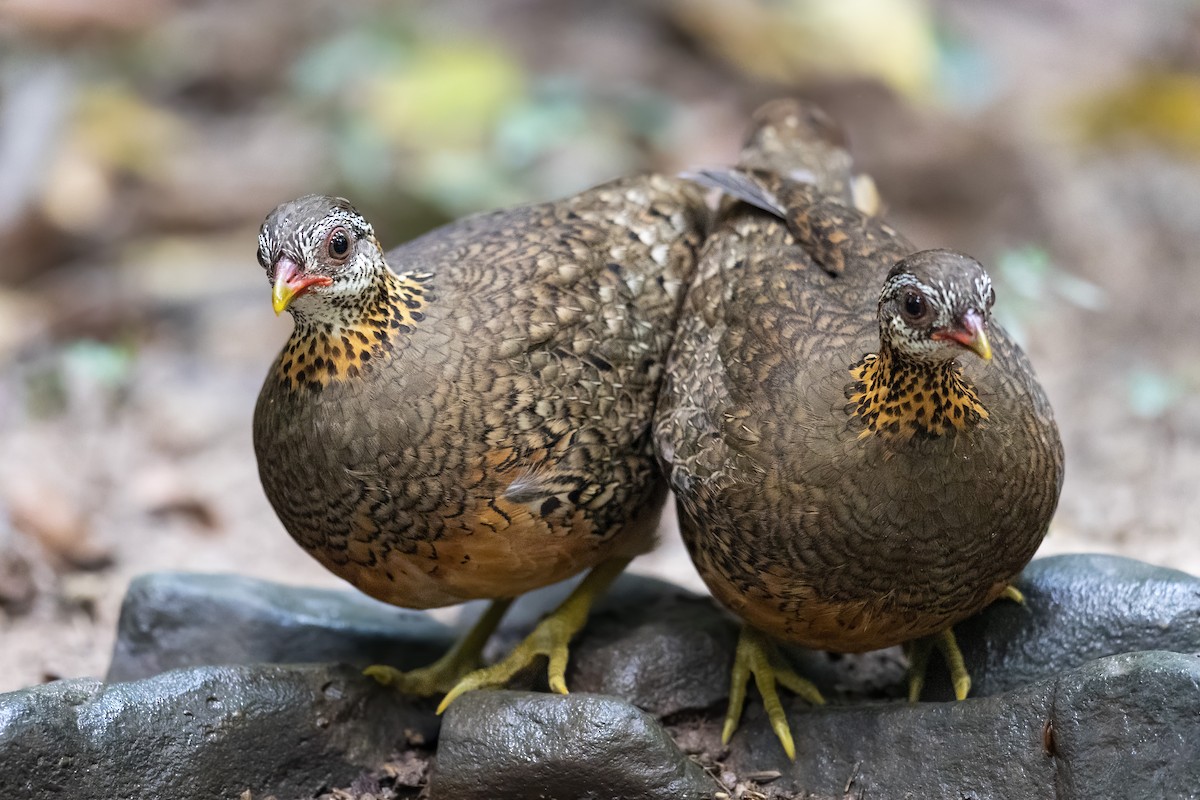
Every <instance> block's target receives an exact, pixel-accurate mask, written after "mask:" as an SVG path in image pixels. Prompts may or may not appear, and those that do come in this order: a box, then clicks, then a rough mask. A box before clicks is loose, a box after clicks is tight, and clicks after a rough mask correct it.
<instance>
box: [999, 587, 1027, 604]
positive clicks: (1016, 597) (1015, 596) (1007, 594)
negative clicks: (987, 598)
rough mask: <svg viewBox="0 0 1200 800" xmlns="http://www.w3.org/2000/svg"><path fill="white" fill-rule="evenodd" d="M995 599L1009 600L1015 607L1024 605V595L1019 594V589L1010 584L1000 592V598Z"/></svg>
mask: <svg viewBox="0 0 1200 800" xmlns="http://www.w3.org/2000/svg"><path fill="white" fill-rule="evenodd" d="M996 599H997V600H1011V601H1013V602H1014V603H1016V604H1017V605H1020V606H1023V605H1025V595H1024V594H1022V593H1021V590H1020V589H1018V588H1017V587H1015V586H1013V585H1012V584H1011V583H1010V584H1009V585H1008V586H1005V587H1004V591H1003V592H1001V593H1000V596H999V597H998V598H996Z"/></svg>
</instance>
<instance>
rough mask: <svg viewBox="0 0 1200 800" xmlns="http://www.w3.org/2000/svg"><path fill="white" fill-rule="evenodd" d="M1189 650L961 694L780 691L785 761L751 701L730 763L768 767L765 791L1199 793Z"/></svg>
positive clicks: (1110, 799) (738, 767)
mask: <svg viewBox="0 0 1200 800" xmlns="http://www.w3.org/2000/svg"><path fill="white" fill-rule="evenodd" d="M1198 687H1200V658H1198V657H1196V656H1191V655H1182V654H1177V653H1167V652H1144V653H1134V654H1127V655H1121V656H1113V657H1111V658H1106V659H1101V660H1099V661H1095V662H1092V663H1090V664H1088V665H1087V666H1084V667H1081V668H1078V669H1075V670H1071V671H1069V672H1066V673H1065V674H1063V675H1061V677H1058V678H1052V679H1049V680H1043V681H1040V682H1038V683H1035V684H1032V685H1030V686H1026V687H1023V688H1021V689H1016V690H1013V691H1011V692H1008V693H1006V694H1003V695H997V696H993V697H987V698H979V699H969V700H966V701H963V702H961V703H921V704H918V705H913V706H910V705H908V704H907V703H888V704H883V705H879V704H865V705H857V706H852V707H825V708H822V709H819V710H814V709H811V708H808V707H806V706H804V705H803V704H802V703H799V702H793V703H791V705H790V707H789V710H788V716H789V720H790V721H791V727H792V733H793V735H794V736H795V738H796V753H797V757H796V761H795V762H794V763H792V762H789V761H788V760H787V758H786V756H784V754H783V751H782V748H780V746H779V743H778V741H777V740H776V739H775V735H774V733H773V732H772V731H771V730H770V727H769V726H768V725H767V723H766V719H765V716H764V714H763V713H762V708H761V706H759V705H757V704H756V705H755V707H754V710H753V711H752V712H748V713H747V716H746V718H745V719H743V722H742V727H741V728H740V729H739V731H738V732H737V734H735V735H734V738H733V741H732V742H731V743H730V753H729V757H728V759H727V760H726V762H725V766H726V768H727V769H730V770H732V771H733V772H734V773H737V774H741V775H746V774H751V773H755V772H757V773H763V772H768V773H771V772H772V771H778V772H779V773H780V774H781V777H779V778H778V779H777V780H774V781H772V782H770V783H769V784H767V785H766V786H765V787H764V788H763V789H762V791H764V792H765V793H767V796H768V797H805V798H813V800H816V798H843V797H852V798H858V797H864V798H872V797H898V798H899V797H947V798H964V797H965V798H972V799H973V800H991V799H992V798H996V799H997V800H1000V799H1004V798H1013V800H1025V799H1026V798H1033V797H1054V798H1057V800H1075V799H1076V798H1077V799H1078V800H1094V798H1100V797H1103V798H1106V800H1119V799H1120V798H1131V799H1132V798H1139V799H1140V798H1149V797H1196V796H1197V794H1198V793H1200V690H1198Z"/></svg>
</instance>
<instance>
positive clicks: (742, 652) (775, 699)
mask: <svg viewBox="0 0 1200 800" xmlns="http://www.w3.org/2000/svg"><path fill="white" fill-rule="evenodd" d="M751 675H754V684H755V686H757V687H758V693H759V694H760V695H762V699H763V708H765V709H766V711H767V719H768V720H769V721H770V723H771V729H772V730H773V731H775V735H776V736H777V737H778V738H779V743H780V744H782V745H783V751H784V752H785V753H787V757H788V758H789V759H791V760H793V761H795V760H796V744H795V742H793V741H792V729H791V728H790V727H788V721H787V715H786V714H785V713H784V712H783V704H782V703H780V702H779V692H777V691H776V690H775V684H781V685H782V686H784V687H785V688H787V689H791V690H792V691H793V692H795V693H796V694H798V695H800V697H803V698H804V699H805V700H807V701H808V702H810V703H812V704H813V705H816V706H820V705H824V704H825V698H823V697H821V692H820V691H819V690H818V689H817V687H816V686H814V685H813V684H812V683H811V682H810V681H807V680H805V679H804V678H801V677H800V676H799V675H797V674H796V672H795V670H793V669H792V668H791V667H790V666H788V664H787V662H786V661H784V659H783V657H782V656H781V655H780V654H779V650H778V648H776V647H775V644H774V642H772V641H771V640H770V639H768V638H767V637H766V636H765V635H764V634H762V633H760V632H759V631H757V630H755V629H754V628H751V627H750V626H748V625H743V626H742V634H741V636H739V637H738V643H737V652H736V653H735V654H734V656H733V673H732V675H731V677H730V679H729V709H728V710H727V711H726V712H725V727H724V728H723V729H722V730H721V743H722V744H729V739H730V738H731V737H732V736H733V732H734V731H736V730H737V727H738V722H739V720H741V718H742V706H743V705H744V704H745V702H746V684H747V683H748V682H749V681H750V676H751Z"/></svg>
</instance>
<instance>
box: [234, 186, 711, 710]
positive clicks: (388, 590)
mask: <svg viewBox="0 0 1200 800" xmlns="http://www.w3.org/2000/svg"><path fill="white" fill-rule="evenodd" d="M707 218H708V212H707V209H706V206H705V200H704V196H703V191H702V190H700V189H699V188H698V187H696V186H694V185H693V184H691V183H689V182H687V181H683V180H679V179H674V178H665V177H661V176H645V177H634V178H627V179H622V180H617V181H614V182H612V183H608V184H605V185H603V186H599V187H597V188H594V189H591V190H589V191H585V192H583V193H581V194H579V195H577V196H574V197H570V198H567V199H564V200H560V201H557V202H551V203H544V204H541V205H533V206H529V207H523V208H516V209H510V210H504V211H496V212H493V213H485V214H482V215H478V216H474V217H470V218H467V219H464V220H461V221H459V222H455V223H452V224H450V225H447V226H445V227H442V228H439V229H437V230H434V231H432V232H431V233H428V234H426V235H424V236H422V237H420V238H418V239H415V240H413V241H410V242H409V243H407V244H404V245H401V246H400V247H397V248H395V249H393V250H391V251H390V252H388V253H387V254H385V253H384V251H383V249H382V247H381V246H380V243H379V241H378V240H377V239H376V237H375V234H374V232H373V230H372V228H371V225H370V223H369V222H368V221H367V220H366V219H365V218H364V217H363V216H362V215H361V214H360V213H359V212H358V211H356V210H355V209H354V207H353V206H351V205H350V203H349V202H347V201H346V200H342V199H336V198H330V197H320V196H308V197H302V198H300V199H298V200H295V201H292V202H288V203H284V204H283V205H281V206H279V207H278V208H276V209H275V210H274V211H273V212H271V214H270V215H269V216H268V217H267V218H266V221H265V222H264V223H263V226H262V230H261V233H260V236H259V247H258V261H259V263H260V264H261V265H262V267H263V269H264V270H266V274H267V278H268V280H269V281H270V283H271V284H272V287H273V296H274V298H273V299H274V309H275V312H276V313H281V312H282V311H283V310H285V309H286V310H287V311H289V312H290V313H291V315H292V317H293V319H294V329H293V332H292V335H291V338H290V339H289V340H288V341H287V344H286V345H285V346H284V348H283V350H282V352H280V354H279V356H278V357H277V358H276V360H275V363H274V364H273V366H271V367H270V370H269V371H268V373H267V377H266V380H265V382H264V384H263V388H262V392H261V394H260V396H259V399H258V404H257V407H256V409H255V413H254V446H255V451H256V453H257V456H258V465H259V473H260V476H261V479H262V484H263V488H264V489H265V491H266V495H267V497H268V499H269V500H270V502H271V505H272V506H273V507H274V509H275V511H276V513H277V514H278V516H279V518H280V520H281V521H282V522H283V525H284V527H286V528H287V530H288V532H289V533H290V534H291V535H292V537H294V538H295V540H296V541H297V542H298V543H299V544H300V545H301V546H302V547H304V548H305V549H306V550H307V551H308V552H309V553H311V554H312V555H313V556H314V557H315V558H316V559H317V560H318V561H320V562H321V563H322V564H323V565H324V566H325V567H327V568H328V569H329V570H331V571H332V572H334V573H335V574H337V575H338V576H340V577H342V578H344V579H345V580H347V581H349V582H350V583H351V584H353V585H354V586H356V587H358V588H359V589H361V590H362V591H363V592H365V593H367V594H369V595H371V596H373V597H376V598H378V599H380V600H384V601H386V602H389V603H393V604H395V605H398V606H404V607H408V608H431V607H435V606H445V605H449V604H454V603H460V602H463V601H465V600H472V599H478V598H488V599H491V600H493V601H494V602H493V603H492V604H491V606H490V608H489V610H488V611H487V612H486V613H485V614H484V615H483V617H482V618H481V619H480V620H479V622H478V623H477V624H476V626H475V627H474V629H473V630H472V631H471V632H470V633H468V634H467V636H466V637H465V638H464V639H463V640H462V641H460V642H459V644H458V645H457V646H456V647H455V648H453V649H452V650H451V651H450V652H449V653H447V654H446V656H445V657H444V658H442V659H441V660H439V661H438V662H435V663H434V664H432V665H430V666H428V667H425V668H422V669H419V670H416V671H414V672H409V673H400V672H398V671H397V670H394V669H392V668H390V667H386V666H378V667H372V668H369V670H368V672H369V673H370V674H372V675H374V676H375V677H376V678H378V679H379V680H381V681H382V682H384V683H391V684H394V685H396V686H397V687H399V688H400V689H401V690H402V691H406V692H414V693H420V694H433V693H435V692H443V691H449V694H447V695H446V697H445V699H444V700H443V701H442V708H444V707H445V706H446V705H447V704H448V703H449V702H450V701H452V700H453V699H454V698H455V697H457V696H458V695H460V694H461V693H462V692H465V691H468V690H470V689H474V688H479V687H483V686H489V685H497V684H502V683H504V682H505V681H506V680H507V679H508V678H509V677H511V676H512V675H513V674H515V673H516V672H518V671H519V670H521V669H522V668H524V667H525V666H526V665H528V664H530V663H532V662H533V661H534V660H535V659H537V658H538V657H539V656H545V657H547V658H548V659H549V666H548V670H549V679H550V685H551V688H553V689H554V690H556V691H560V692H566V684H565V679H564V673H565V669H566V663H567V652H568V651H567V646H568V642H569V641H570V639H571V637H572V635H573V634H574V633H575V632H576V631H577V630H578V629H579V628H580V627H581V626H582V625H583V624H584V622H585V620H586V616H587V613H588V609H589V606H590V604H591V601H592V598H593V597H594V596H595V595H596V594H597V593H599V592H600V591H602V590H603V589H604V588H605V587H606V586H607V585H608V583H610V582H611V581H612V579H613V578H614V577H616V575H617V574H618V573H619V572H620V571H621V569H623V567H624V565H625V564H626V563H627V562H628V561H629V559H630V558H632V557H633V556H635V555H637V554H639V553H642V552H644V551H645V550H647V549H649V548H650V547H651V545H652V542H653V532H654V529H655V527H656V523H657V519H658V516H659V513H660V511H661V505H662V502H663V500H664V499H665V496H666V489H665V485H664V484H663V482H662V479H661V477H660V475H659V473H658V470H657V466H656V464H655V459H654V454H653V450H652V445H651V440H650V429H651V423H652V415H653V406H654V401H655V397H656V395H657V391H658V388H659V385H660V382H661V375H662V372H663V368H664V362H665V357H666V354H667V350H668V347H669V346H670V344H671V341H672V338H673V335H674V330H675V322H676V317H677V315H678V312H679V308H680V305H681V302H682V298H683V294H684V292H685V290H686V287H687V285H688V283H689V281H690V279H691V275H692V272H693V268H694V264H695V258H696V253H697V250H698V247H699V244H700V241H701V239H702V236H703V232H704V230H703V229H704V226H705V224H707V221H708V219H707ZM589 569H591V570H592V571H591V572H590V574H589V575H588V576H587V577H586V578H585V579H584V580H583V582H582V583H581V584H579V586H578V587H577V588H576V589H575V590H574V592H573V593H572V594H571V595H570V596H569V597H568V599H567V600H566V601H565V602H564V603H563V605H562V606H561V607H560V608H559V609H558V610H557V611H556V612H554V613H553V614H552V615H550V616H549V617H547V618H546V619H545V620H543V621H542V622H541V623H540V624H539V625H538V627H537V628H536V629H535V630H534V631H533V633H531V634H530V636H529V638H527V639H526V640H525V641H524V642H523V643H522V644H521V645H520V646H518V647H517V648H516V650H514V651H512V653H510V654H509V655H508V656H507V657H506V658H505V659H503V660H502V661H500V662H499V663H497V664H495V665H493V666H491V667H488V668H486V669H482V670H477V671H471V670H472V669H473V668H474V667H476V666H477V664H478V660H479V655H480V652H481V650H482V647H483V645H484V643H485V642H486V640H487V638H488V637H489V636H490V634H491V633H492V631H493V630H494V628H495V627H496V625H497V624H498V622H499V621H500V618H501V617H502V615H503V614H504V611H505V609H506V608H507V606H508V604H509V602H510V601H511V599H512V598H514V597H516V596H518V595H520V594H522V593H524V592H528V591H530V590H531V589H535V588H538V587H541V586H545V585H547V584H550V583H554V582H556V581H560V580H563V579H565V578H568V577H571V576H572V575H575V574H576V573H579V572H581V571H583V570H589ZM468 673H469V674H468Z"/></svg>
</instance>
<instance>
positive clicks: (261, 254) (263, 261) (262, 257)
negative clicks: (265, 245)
mask: <svg viewBox="0 0 1200 800" xmlns="http://www.w3.org/2000/svg"><path fill="white" fill-rule="evenodd" d="M258 265H259V266H260V267H262V268H263V269H266V268H267V251H266V250H263V249H262V248H261V247H260V248H258Z"/></svg>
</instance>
